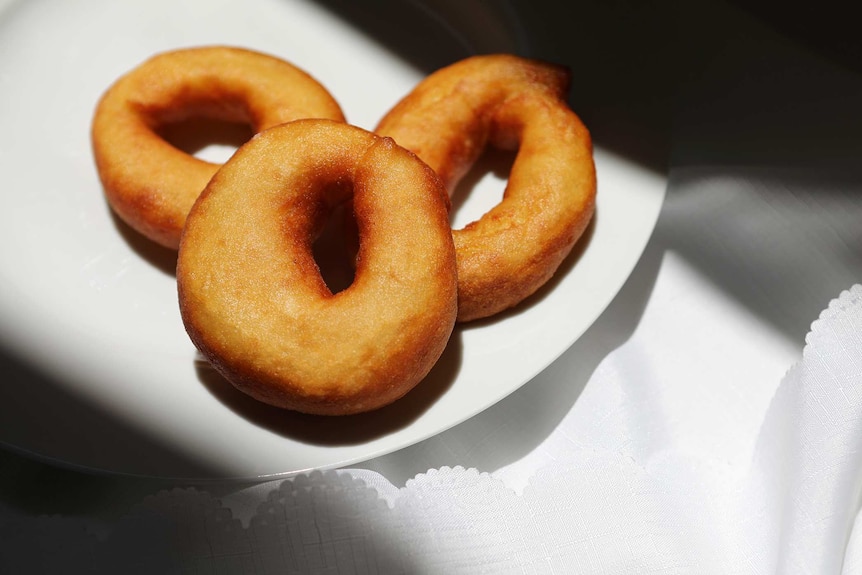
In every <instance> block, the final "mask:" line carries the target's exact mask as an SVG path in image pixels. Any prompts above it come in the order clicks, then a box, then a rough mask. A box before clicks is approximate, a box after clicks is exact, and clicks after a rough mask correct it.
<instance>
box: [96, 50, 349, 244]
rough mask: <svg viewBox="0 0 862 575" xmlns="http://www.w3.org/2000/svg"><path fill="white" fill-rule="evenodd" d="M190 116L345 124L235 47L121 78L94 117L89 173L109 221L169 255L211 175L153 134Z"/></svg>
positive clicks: (330, 107)
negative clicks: (95, 176)
mask: <svg viewBox="0 0 862 575" xmlns="http://www.w3.org/2000/svg"><path fill="white" fill-rule="evenodd" d="M194 117H203V118H211V119H215V120H221V121H226V122H235V123H241V124H247V125H249V126H250V127H251V129H252V131H253V132H259V131H261V130H264V129H266V128H269V127H272V126H275V125H277V124H281V123H283V122H288V121H291V120H296V119H300V118H327V119H331V120H342V121H343V120H344V116H343V113H342V111H341V108H340V106H339V105H338V103H337V102H336V101H335V99H334V98H333V97H332V95H331V94H330V93H329V92H328V91H327V90H326V89H325V88H324V87H323V86H322V85H321V84H320V83H319V82H318V81H317V80H315V79H314V78H312V77H311V76H310V75H309V74H308V73H306V72H305V71H303V70H301V69H299V68H297V67H296V66H294V65H293V64H291V63H288V62H286V61H284V60H281V59H278V58H275V57H273V56H270V55H267V54H262V53H260V52H255V51H251V50H247V49H242V48H234V47H229V46H203V47H196V48H185V49H179V50H172V51H168V52H163V53H160V54H157V55H155V56H153V57H151V58H149V59H148V60H146V61H145V62H143V63H142V64H140V65H139V66H137V67H136V68H134V69H132V70H131V71H129V72H128V73H126V74H125V75H123V76H122V77H120V78H119V79H118V80H117V81H116V82H115V83H114V84H113V85H112V86H110V87H109V88H108V90H107V91H106V92H105V93H104V94H103V95H102V97H101V99H100V100H99V102H98V104H97V106H96V110H95V114H94V117H93V122H92V126H91V140H92V145H93V152H94V155H95V160H96V167H97V170H98V172H99V177H100V179H101V182H102V186H103V188H104V191H105V195H106V198H107V200H108V203H109V204H110V205H111V207H112V208H113V210H114V212H115V213H116V214H117V215H118V216H119V217H120V218H121V219H122V220H123V221H125V222H126V223H127V224H129V225H130V226H131V227H132V228H133V229H135V230H137V231H138V232H140V233H141V234H143V235H144V236H146V237H148V238H149V239H151V240H153V241H155V242H157V243H159V244H161V245H163V246H165V247H167V248H171V249H177V247H178V245H179V240H180V234H181V232H182V228H183V224H184V222H185V219H186V214H188V212H189V210H190V209H191V206H192V204H193V203H194V201H195V199H196V198H197V196H198V194H200V192H201V191H202V190H203V189H204V187H205V186H206V184H207V182H209V180H210V178H211V177H212V176H213V174H214V173H215V172H216V170H217V169H218V165H217V164H213V163H210V162H206V161H204V160H201V159H198V158H196V157H194V156H193V155H190V154H188V153H186V152H184V151H182V150H179V149H178V148H176V147H174V146H173V145H171V144H170V143H168V142H167V141H165V140H164V139H163V138H162V136H161V135H160V134H159V130H160V129H161V128H162V127H164V126H165V125H166V124H170V123H174V122H180V121H183V120H186V119H189V118H194Z"/></svg>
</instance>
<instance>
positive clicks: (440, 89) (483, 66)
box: [375, 54, 596, 322]
mask: <svg viewBox="0 0 862 575" xmlns="http://www.w3.org/2000/svg"><path fill="white" fill-rule="evenodd" d="M570 79H571V73H570V71H569V70H568V69H566V68H563V67H561V66H558V65H555V64H551V63H547V62H543V61H537V60H532V59H527V58H523V57H519V56H515V55H509V54H490V55H480V56H474V57H470V58H466V59H464V60H461V61H459V62H456V63H454V64H452V65H450V66H447V67H445V68H442V69H440V70H437V71H436V72H434V73H432V74H431V75H429V76H428V77H426V78H425V79H423V80H422V81H421V82H420V83H419V84H418V85H417V86H416V87H415V88H414V89H413V90H412V91H411V92H410V93H409V94H407V95H406V96H405V97H404V98H403V99H402V100H401V101H400V102H398V103H397V104H396V105H395V106H394V107H393V108H392V109H391V110H390V111H389V112H388V113H387V114H386V115H385V116H384V117H383V118H382V119H381V120H380V122H379V124H378V126H377V127H376V129H375V132H376V133H378V134H380V135H384V136H389V137H391V138H393V139H394V140H395V141H396V142H397V143H398V144H399V145H401V146H403V147H405V148H407V149H409V150H411V151H412V152H414V153H415V154H416V155H418V156H419V157H420V158H422V159H423V160H424V161H425V162H426V163H427V164H428V165H429V166H431V168H433V169H434V170H435V171H436V172H437V173H438V174H439V175H440V177H441V178H442V180H443V181H444V183H445V185H446V187H447V190H448V192H449V193H450V194H451V193H452V192H453V191H454V189H455V188H456V186H457V185H458V182H459V181H460V180H461V178H462V177H463V176H464V175H465V174H466V173H467V172H468V171H469V169H470V168H471V166H472V165H473V163H474V162H475V161H476V160H477V159H478V157H479V156H480V155H481V153H482V152H483V151H484V149H485V148H486V146H489V145H490V146H494V147H497V148H500V149H504V150H517V152H516V156H515V160H514V164H513V166H512V168H511V171H510V174H509V178H508V183H507V185H506V188H505V191H504V194H503V199H502V201H501V202H500V203H499V204H497V205H496V206H495V207H493V208H492V209H491V210H489V211H488V212H487V213H486V214H484V215H483V216H482V217H481V218H480V219H479V220H477V221H475V222H472V223H470V224H468V225H467V226H465V227H464V228H463V229H456V230H453V232H452V233H453V236H454V241H455V249H456V253H457V262H458V292H459V293H458V298H459V311H458V321H459V322H466V321H470V320H474V319H479V318H484V317H489V316H492V315H494V314H496V313H498V312H501V311H503V310H505V309H508V308H511V307H513V306H515V305H517V304H518V303H520V302H521V301H522V300H524V299H525V298H527V297H528V296H530V295H531V294H533V293H534V292H535V291H536V290H537V289H539V287H541V286H542V285H544V284H545V283H546V282H547V281H548V280H549V279H550V278H551V277H552V276H553V275H554V273H555V272H556V271H557V269H558V267H559V265H560V264H561V263H562V261H563V260H564V259H565V258H566V256H567V255H568V254H569V253H570V252H571V250H572V248H573V246H574V245H575V243H576V242H577V241H578V239H579V238H580V237H581V236H582V234H583V232H584V231H585V229H586V228H587V225H588V224H589V222H590V220H591V219H592V217H593V214H594V211H595V200H596V173H595V166H594V163H593V150H592V141H591V138H590V134H589V132H588V130H587V128H586V127H585V126H584V124H583V123H582V122H581V120H580V118H579V117H578V116H577V115H576V114H575V113H574V112H573V111H572V110H571V109H570V107H569V105H568V103H567V102H566V97H567V92H568V89H569V84H570Z"/></svg>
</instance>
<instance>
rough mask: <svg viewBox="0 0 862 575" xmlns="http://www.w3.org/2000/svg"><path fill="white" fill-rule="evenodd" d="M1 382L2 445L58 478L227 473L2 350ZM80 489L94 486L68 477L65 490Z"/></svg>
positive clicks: (0, 425)
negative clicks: (82, 474)
mask: <svg viewBox="0 0 862 575" xmlns="http://www.w3.org/2000/svg"><path fill="white" fill-rule="evenodd" d="M0 377H2V380H3V385H0V438H2V441H0V445H4V444H5V445H6V446H7V447H8V448H9V449H10V450H11V451H12V452H13V453H18V454H21V455H24V456H26V457H28V458H32V459H34V460H36V461H40V462H43V463H49V464H51V465H52V466H57V467H58V468H60V471H59V472H58V473H61V474H62V473H64V472H63V471H62V470H63V469H65V470H75V471H84V472H87V473H90V474H102V473H109V474H120V475H130V476H140V477H153V475H154V470H158V469H170V470H172V473H173V474H175V475H176V476H177V477H190V478H197V477H200V478H208V477H218V476H220V475H221V473H223V472H219V470H217V469H213V468H212V467H211V466H210V465H209V464H207V463H205V462H203V461H201V460H199V459H197V458H196V457H195V455H194V454H193V453H188V452H185V451H181V450H178V449H177V448H176V446H175V445H168V444H166V443H165V442H162V441H159V440H157V439H155V438H153V437H152V436H150V435H149V434H147V433H146V432H143V431H140V430H138V429H136V428H135V427H134V426H133V425H131V424H129V423H128V422H127V421H124V420H122V419H120V418H119V417H117V416H115V415H113V414H111V413H110V412H109V411H108V410H106V409H102V408H100V407H99V405H98V404H97V403H95V402H92V401H89V400H88V399H86V398H84V397H81V396H79V395H77V394H74V393H71V392H69V391H68V389H69V385H68V383H66V382H60V381H58V378H57V377H55V376H53V375H51V374H49V373H47V372H46V371H45V370H43V369H39V368H37V367H35V366H33V365H32V364H31V363H29V362H27V361H25V360H24V359H22V358H20V357H19V356H18V355H16V354H15V353H13V352H11V351H8V350H7V349H5V348H3V347H0ZM65 377H66V376H64V379H65ZM106 453H110V454H111V458H112V459H111V460H110V461H106V455H105V454H106ZM43 474H44V472H43ZM0 475H2V474H0ZM51 475H52V476H53V475H56V474H54V473H53V472H51ZM67 480H68V483H67ZM77 484H81V485H82V486H84V485H92V484H91V483H88V482H87V481H86V480H81V481H77V480H75V475H74V474H72V473H69V472H68V471H66V472H65V475H63V485H64V489H65V488H66V487H67V486H68V487H69V489H74V488H75V486H76V485H77ZM82 488H83V487H82ZM83 497H84V494H82V498H83Z"/></svg>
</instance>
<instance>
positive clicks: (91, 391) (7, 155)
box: [0, 0, 664, 479]
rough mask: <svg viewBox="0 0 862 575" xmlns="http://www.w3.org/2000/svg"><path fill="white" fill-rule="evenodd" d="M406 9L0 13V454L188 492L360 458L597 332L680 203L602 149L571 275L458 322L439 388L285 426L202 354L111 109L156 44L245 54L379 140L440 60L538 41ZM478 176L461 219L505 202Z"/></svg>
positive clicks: (438, 375) (468, 407)
mask: <svg viewBox="0 0 862 575" xmlns="http://www.w3.org/2000/svg"><path fill="white" fill-rule="evenodd" d="M386 4H389V6H388V8H387V11H385V12H384V11H379V10H378V11H377V12H374V11H371V12H369V10H370V8H369V5H367V4H365V3H363V4H362V6H363V10H362V11H357V10H356V9H352V8H350V7H351V6H356V5H357V3H354V2H350V1H345V0H326V1H325V2H311V1H305V0H254V1H245V2H235V1H233V0H141V1H137V0H135V1H124V2H114V1H112V0H26V1H25V0H20V1H14V0H12V1H5V2H2V1H0V127H2V132H0V169H2V183H3V186H2V189H0V376H2V380H0V441H2V442H3V443H5V444H6V445H7V446H11V447H13V448H15V449H19V450H22V451H24V452H28V453H32V454H35V455H37V456H39V457H43V458H47V459H52V460H55V461H57V462H61V463H63V464H67V465H72V466H76V467H82V468H87V469H93V470H102V471H108V472H114V473H123V474H133V475H145V476H160V477H170V478H189V479H198V478H262V477H269V476H273V475H281V474H290V473H296V472H299V471H303V470H309V469H315V468H331V467H336V466H343V465H348V464H351V463H356V462H359V461H362V460H366V459H369V458H373V457H375V456H378V455H382V454H384V453H388V452H391V451H394V450H396V449H399V448H402V447H405V446H407V445H410V444H413V443H415V442H418V441H420V440H422V439H424V438H427V437H430V436H432V435H434V434H436V433H439V432H441V431H443V430H445V429H448V428H449V427H451V426H454V425H456V424H458V423H459V422H461V421H464V420H465V419H467V418H469V417H471V416H473V415H474V414H476V413H478V412H480V411H482V410H484V409H485V408H487V407H489V406H490V405H492V404H494V403H495V402H497V401H499V400H500V399H502V398H504V397H505V396H507V395H508V394H510V393H511V392H513V391H514V390H515V389H517V388H518V387H520V386H521V385H523V384H524V383H526V382H527V381H529V380H530V379H531V378H532V377H533V376H534V375H536V374H537V373H538V372H539V371H541V370H542V369H544V368H545V367H546V366H547V365H548V364H550V363H551V362H552V361H553V360H554V359H555V358H556V357H557V356H559V355H560V354H561V353H562V352H563V351H565V350H566V349H567V348H568V347H569V346H570V345H571V344H572V343H573V342H574V341H575V340H576V339H577V338H578V337H579V336H580V335H581V334H582V333H583V332H584V331H585V330H586V329H587V327H589V325H590V324H591V323H592V322H593V321H594V320H595V319H596V317H597V316H598V315H599V314H600V313H601V312H602V310H603V309H604V308H605V306H606V305H607V304H608V303H609V301H610V300H611V298H613V296H614V295H615V294H616V293H617V291H618V289H619V288H620V287H621V286H622V284H623V282H624V281H625V279H626V278H627V277H628V274H629V272H630V271H631V269H632V268H633V267H634V265H635V263H636V262H637V260H638V258H639V257H640V254H641V251H642V249H643V247H644V245H645V243H646V241H647V239H648V238H649V236H650V234H651V232H652V229H653V225H654V223H655V219H656V217H657V214H658V211H659V207H660V205H661V203H662V200H663V194H664V181H663V180H662V179H661V178H659V177H657V176H655V175H653V174H651V173H650V172H647V171H645V170H642V169H641V168H639V167H637V166H636V165H634V164H632V163H629V162H627V161H625V160H623V159H621V158H617V157H614V156H613V155H611V154H609V153H607V152H605V151H604V150H602V149H601V148H598V149H597V150H596V162H597V168H598V174H599V182H600V184H599V202H598V212H597V215H596V219H595V222H594V225H593V227H592V229H591V230H590V232H589V234H588V237H586V238H585V239H584V240H583V241H582V242H581V244H580V246H579V247H578V249H577V250H576V251H577V253H576V254H573V257H572V258H570V260H569V261H568V262H567V263H566V264H565V265H564V266H563V268H562V269H561V270H560V273H559V274H558V277H556V278H555V279H554V280H553V281H552V282H551V284H550V285H548V286H546V288H545V289H543V290H542V291H541V293H540V294H538V295H537V296H536V297H533V298H531V300H530V301H529V302H527V303H526V304H525V305H523V306H522V307H520V308H519V309H518V310H517V311H516V312H514V313H510V314H505V315H504V316H502V317H499V318H497V319H496V320H494V321H488V322H484V323H477V324H474V325H469V326H466V327H463V328H458V329H456V332H455V333H454V335H453V337H452V341H451V344H450V346H449V348H448V350H447V351H446V353H445V355H444V356H443V358H442V359H441V360H440V362H439V363H438V365H437V367H436V368H435V369H434V371H432V373H431V375H430V376H429V377H428V378H427V379H426V380H425V381H424V382H422V383H421V384H420V385H419V387H417V388H416V389H415V390H414V391H413V392H411V393H410V394H409V395H408V396H407V397H406V398H404V399H403V400H401V401H399V402H398V403H396V404H395V405H393V406H391V407H388V408H386V409H383V410H381V411H378V412H376V413H371V414H366V415H362V416H356V417H348V418H340V419H331V418H315V417H308V416H303V415H299V414H293V413H285V412H281V411H279V410H275V409H271V408H269V407H267V406H264V405H261V404H258V403H257V402H255V401H253V400H250V399H248V398H247V397H245V396H244V395H241V394H239V393H238V392H236V391H234V390H233V388H231V387H230V386H229V385H227V384H226V383H225V382H224V381H223V380H221V379H220V378H219V377H217V376H216V375H215V374H214V373H213V372H212V370H210V369H209V368H208V367H207V366H206V364H204V363H202V362H201V361H200V360H199V358H198V356H197V353H196V350H195V349H194V347H193V346H192V344H191V343H190V341H189V340H188V338H187V337H186V334H185V331H184V329H183V325H182V322H181V320H180V316H179V312H178V308H177V300H176V291H175V290H176V286H175V278H174V276H173V265H174V263H175V256H174V255H173V254H172V253H170V252H167V251H165V250H161V249H159V248H156V247H154V246H152V245H151V244H149V243H148V242H147V241H146V240H143V239H141V238H140V237H138V236H137V235H136V234H135V233H134V232H131V231H129V230H128V229H127V228H126V227H125V226H123V225H122V224H120V223H119V222H118V221H117V220H116V219H115V218H114V217H113V216H112V214H111V212H110V210H109V209H108V207H107V205H106V204H105V201H104V199H103V196H102V192H101V188H100V185H99V182H98V178H97V175H96V172H95V169H94V166H93V162H92V157H91V153H90V142H89V123H90V119H91V115H92V111H93V108H94V105H95V103H96V101H97V99H98V97H99V96H100V94H101V93H102V91H103V90H104V89H105V88H106V87H107V86H108V85H109V84H110V83H111V82H112V81H113V80H114V79H115V78H116V77H118V76H119V75H120V74H122V73H123V72H125V71H127V70H129V69H130V68H132V67H133V66H135V65H136V64H138V63H139V62H141V61H143V60H144V59H145V58H147V57H148V56H149V55H151V54H153V53H155V52H158V51H162V50H165V49H170V48H177V47H181V46H191V45H202V44H233V45H240V46H245V47H249V48H254V49H258V50H262V51H266V52H269V53H272V54H275V55H279V56H281V57H284V58H286V59H288V60H290V61H292V62H293V63H295V64H297V65H299V66H300V67H302V68H304V69H306V70H308V71H309V72H311V73H312V74H313V75H314V76H316V77H317V78H318V79H319V80H320V81H321V82H322V83H323V84H324V85H325V86H327V87H328V88H329V89H330V91H331V92H332V93H333V95H335V97H336V98H337V99H338V100H339V101H340V102H341V104H342V106H343V108H344V110H345V112H346V114H347V117H348V120H349V121H351V122H352V123H354V124H357V125H359V126H362V127H366V128H372V127H373V126H374V124H375V123H376V121H377V119H378V118H379V117H380V116H381V115H382V114H383V113H384V112H385V111H386V110H387V109H388V107H389V106H391V105H392V104H393V103H394V102H395V101H396V100H397V99H399V98H400V97H401V96H402V95H404V94H405V93H406V92H407V91H409V90H410V89H411V88H412V86H413V85H414V84H415V83H416V82H417V81H418V80H419V79H420V78H421V77H422V76H423V75H424V74H425V73H426V72H427V71H429V70H430V69H432V68H433V67H436V66H440V65H443V64H445V63H447V62H450V61H454V60H455V59H457V58H460V57H463V56H466V55H467V54H469V53H470V52H475V51H479V52H482V51H518V50H521V49H522V46H521V44H520V43H519V42H520V39H519V36H518V34H519V31H518V29H517V26H516V25H512V23H511V22H509V21H507V20H506V17H505V15H504V14H502V13H500V12H498V11H495V10H494V9H492V8H482V5H480V4H475V3H471V5H470V7H469V9H468V8H466V7H465V5H464V4H463V3H460V4H459V3H458V2H445V1H440V2H434V3H431V2H428V3H425V4H420V3H415V4H414V3H407V2H398V1H396V0H393V1H392V2H391V3H386ZM500 5H501V3H488V6H497V7H499V6H500ZM351 11H352V12H354V13H351ZM477 11H478V12H477ZM471 22H474V23H477V22H481V26H479V25H474V24H471ZM443 40H445V41H443ZM213 150H214V151H213ZM203 153H204V154H207V153H214V154H218V153H219V150H218V148H217V147H215V148H213V147H211V148H209V149H207V150H205V151H204V152H203ZM227 153H229V151H228V152H227ZM478 180H479V181H478V183H476V185H475V188H474V193H473V194H471V195H470V196H469V199H468V200H467V201H466V202H465V203H464V205H463V206H461V207H460V208H459V210H458V212H457V217H456V222H455V223H456V225H457V224H458V223H459V222H460V223H463V221H465V220H467V219H469V218H471V217H473V216H475V215H477V214H480V213H482V212H483V211H484V210H485V209H487V207H489V206H490V204H489V203H487V202H488V199H487V198H492V199H493V198H494V197H495V194H496V197H497V198H499V193H500V192H499V190H501V189H502V187H501V185H502V184H501V182H500V181H499V180H498V179H497V177H495V176H494V175H493V174H492V173H490V172H489V173H488V174H486V175H484V176H483V177H481V178H478ZM482 188H489V190H491V191H490V193H486V194H483V193H482ZM494 190H497V191H496V192H495V191H494ZM483 202H485V203H483Z"/></svg>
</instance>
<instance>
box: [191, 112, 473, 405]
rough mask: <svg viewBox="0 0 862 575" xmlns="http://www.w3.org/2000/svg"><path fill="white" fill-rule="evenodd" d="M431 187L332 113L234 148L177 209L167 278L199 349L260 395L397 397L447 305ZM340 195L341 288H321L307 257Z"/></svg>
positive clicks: (287, 398)
mask: <svg viewBox="0 0 862 575" xmlns="http://www.w3.org/2000/svg"><path fill="white" fill-rule="evenodd" d="M444 197H445V190H444V189H443V184H442V182H440V180H439V178H438V177H437V175H436V174H435V173H434V172H433V171H432V170H431V169H430V168H428V166H426V165H425V164H424V163H423V162H421V161H420V160H419V159H417V158H416V157H415V156H414V155H413V154H412V153H410V152H408V151H407V150H404V149H403V148H401V147H399V146H397V145H396V144H395V143H394V142H393V141H392V140H391V139H390V138H383V137H380V136H377V135H375V134H373V133H371V132H368V131H366V130H363V129H361V128H358V127H355V126H351V125H349V124H346V123H339V122H333V121H327V120H298V121H295V122H290V123H287V124H283V125H281V126H277V127H274V128H271V129H269V130H265V131H264V132H261V133H259V134H258V135H256V136H255V137H253V138H252V139H251V140H250V141H249V142H247V143H246V144H244V145H243V146H241V147H240V148H239V149H238V150H237V152H236V153H235V154H234V155H233V156H232V157H231V159H229V160H228V161H227V162H226V163H225V164H224V165H223V166H222V168H221V169H220V170H219V171H218V172H217V173H216V175H215V176H214V177H213V178H212V180H211V181H210V182H209V184H208V185H207V187H206V188H205V190H204V191H203V193H202V194H201V195H200V197H199V199H198V200H197V202H196V203H195V205H194V207H193V208H192V210H191V212H190V213H189V216H188V219H187V222H186V226H185V229H184V232H183V237H182V241H181V244H180V248H179V254H178V264H177V282H178V291H179V303H180V311H181V315H182V318H183V322H184V324H185V326H186V330H187V331H188V333H189V336H190V337H191V340H192V341H193V342H194V344H195V345H196V347H197V348H198V349H199V350H200V351H201V353H202V354H203V355H204V356H205V357H206V358H207V359H208V360H209V361H210V363H211V364H212V365H213V366H214V367H215V368H216V369H217V370H218V371H219V372H220V373H221V374H222V375H224V376H225V378H226V379H228V380H229V381H230V382H232V383H233V384H234V386H235V387H237V388H238V389H240V390H242V391H244V392H246V393H247V394H249V395H251V396H252V397H255V398H257V399H258V400H260V401H263V402H265V403H269V404H272V405H275V406H278V407H282V408H287V409H291V410H296V411H301V412H306V413H313V414H323V415H342V414H350V413H358V412H363V411H369V410H372V409H375V408H378V407H381V406H383V405H386V404H388V403H391V402H392V401H395V400H396V399H398V398H400V397H401V396H403V395H404V394H405V393H407V392H408V391H409V390H410V389H411V388H413V387H414V386H415V385H416V384H417V383H418V382H419V381H420V380H421V379H423V378H424V377H425V375H426V374H427V373H428V372H429V370H430V369H431V367H432V366H433V365H434V364H435V363H436V362H437V360H438V359H439V357H440V355H441V353H442V352H443V349H444V348H445V346H446V344H447V342H448V339H449V337H450V335H451V331H452V329H453V326H454V323H455V317H456V313H457V280H456V276H455V273H456V266H455V249H454V244H453V240H452V235H451V232H450V228H449V224H448V213H447V209H446V206H445V202H444V199H443V198H444ZM351 198H352V206H353V210H354V218H355V221H356V223H357V227H358V234H359V251H358V256H357V263H356V271H355V276H354V280H353V283H352V284H351V285H349V286H348V287H347V288H345V289H344V290H342V291H339V292H337V293H335V294H333V293H332V292H331V291H330V290H329V288H328V287H327V285H326V283H325V281H324V280H323V278H322V276H321V274H320V270H319V268H318V265H317V262H316V261H315V259H314V256H313V253H312V245H313V242H314V239H315V236H316V234H318V233H319V231H320V230H321V229H322V226H323V225H324V224H325V222H326V218H327V214H328V213H329V212H330V211H331V210H332V209H333V208H334V206H336V205H341V203H342V202H348V201H350V200H351Z"/></svg>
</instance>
